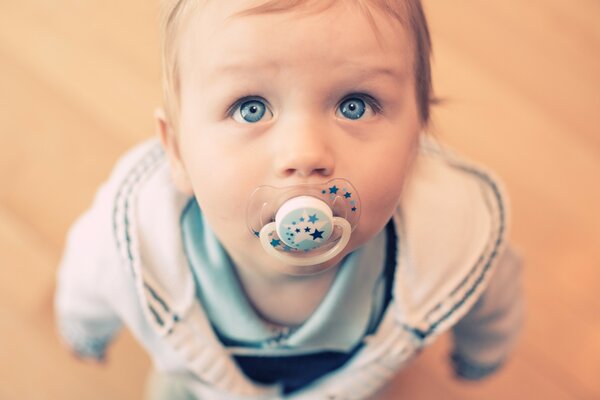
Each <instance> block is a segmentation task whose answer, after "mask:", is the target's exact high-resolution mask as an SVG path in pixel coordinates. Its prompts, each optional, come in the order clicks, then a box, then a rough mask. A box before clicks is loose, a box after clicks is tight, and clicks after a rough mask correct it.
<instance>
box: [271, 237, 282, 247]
mask: <svg viewBox="0 0 600 400" xmlns="http://www.w3.org/2000/svg"><path fill="white" fill-rule="evenodd" d="M280 244H281V240H278V239H273V240H271V246H273V247H277V246H279V245H280Z"/></svg>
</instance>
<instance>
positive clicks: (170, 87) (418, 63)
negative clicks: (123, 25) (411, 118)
mask: <svg viewBox="0 0 600 400" xmlns="http://www.w3.org/2000/svg"><path fill="white" fill-rule="evenodd" d="M205 1H208V0H162V1H161V18H160V21H161V22H160V38H161V65H162V84H163V97H164V104H165V110H166V113H167V119H168V121H169V123H170V124H171V126H172V127H173V128H174V129H176V130H178V123H179V107H180V104H179V103H180V100H179V93H180V80H179V61H178V46H177V43H178V41H179V35H180V34H181V32H182V31H183V30H184V29H183V27H184V26H185V25H186V23H187V21H188V19H189V17H190V16H192V15H193V12H194V10H195V9H197V7H198V6H199V5H200V3H202V2H205ZM335 1H337V0H331V1H330V2H329V3H326V2H324V1H323V0H265V1H264V2H263V3H262V4H260V5H258V6H256V7H252V8H250V9H248V10H245V11H242V12H240V13H239V14H240V15H250V14H268V13H279V12H286V11H289V10H291V9H293V8H295V7H299V6H301V5H307V3H313V4H312V5H315V4H319V5H323V4H325V6H324V7H321V8H320V9H323V8H327V7H328V6H330V5H332V4H333V3H334V2H335ZM344 1H346V0H344ZM354 1H356V3H357V4H358V5H359V6H361V9H362V10H363V11H364V12H365V13H366V15H367V17H369V19H370V20H371V21H373V19H372V15H371V13H370V11H369V8H368V5H374V6H376V7H378V8H379V9H380V10H381V11H383V12H384V13H386V14H387V15H391V16H393V17H394V18H396V19H397V20H398V21H399V22H400V23H401V24H403V25H404V26H406V27H407V29H408V30H409V32H410V33H411V34H412V37H413V40H414V53H415V54H414V56H415V57H414V66H413V68H414V74H415V89H416V93H415V96H416V99H417V105H418V107H419V117H420V119H421V122H422V124H423V125H427V123H428V122H429V118H430V111H429V109H430V106H431V104H433V103H434V102H435V100H434V98H433V85H432V82H431V38H430V35H429V27H428V25H427V19H426V18H425V13H424V12H423V6H422V5H421V0H354ZM365 3H366V4H365Z"/></svg>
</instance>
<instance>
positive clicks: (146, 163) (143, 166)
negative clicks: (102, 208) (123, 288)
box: [112, 145, 164, 276]
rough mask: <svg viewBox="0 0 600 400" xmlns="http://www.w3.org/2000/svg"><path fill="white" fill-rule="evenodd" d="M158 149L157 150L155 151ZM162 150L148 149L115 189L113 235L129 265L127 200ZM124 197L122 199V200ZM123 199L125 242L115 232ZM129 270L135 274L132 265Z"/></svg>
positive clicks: (129, 241)
mask: <svg viewBox="0 0 600 400" xmlns="http://www.w3.org/2000/svg"><path fill="white" fill-rule="evenodd" d="M157 149H158V151H157ZM163 155H164V152H163V151H162V148H161V147H160V145H155V146H153V147H152V148H151V149H150V150H148V151H147V152H146V153H144V155H143V156H142V157H141V158H140V159H139V160H138V161H137V162H136V163H134V165H133V166H132V167H131V169H130V170H129V172H128V173H127V174H126V175H125V177H124V178H123V180H122V182H121V184H120V185H119V189H118V190H117V194H116V195H115V198H114V202H113V212H112V216H113V236H114V239H115V243H116V245H117V249H118V250H119V251H120V250H121V249H122V248H126V250H127V257H128V261H129V264H130V266H131V267H132V261H133V254H132V252H131V236H130V232H129V217H128V216H127V214H128V211H129V201H130V198H131V193H132V192H133V189H134V187H135V186H136V185H137V184H138V183H139V182H140V180H141V179H142V177H143V176H144V175H145V174H146V173H147V172H148V171H150V169H151V168H152V167H155V166H157V165H158V163H157V161H159V160H160V159H161V158H162V156H163ZM123 199H124V200H123ZM123 201H124V205H123V207H124V209H123V213H124V225H125V243H124V244H123V243H121V241H120V240H119V235H118V233H117V229H118V227H117V219H118V210H119V205H120V203H122V202H123ZM131 272H132V273H133V275H134V276H135V271H134V270H133V267H132V268H131Z"/></svg>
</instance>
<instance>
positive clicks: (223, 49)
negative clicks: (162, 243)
mask: <svg viewBox="0 0 600 400" xmlns="http://www.w3.org/2000/svg"><path fill="white" fill-rule="evenodd" d="M278 3H287V2H268V5H271V6H272V7H270V8H269V7H262V6H265V2H264V1H262V2H261V1H249V0H229V1H206V2H204V3H203V4H202V5H199V6H198V7H197V8H196V10H195V11H194V12H193V14H192V15H190V16H189V18H188V21H187V24H186V26H185V27H183V28H182V32H181V35H180V39H179V40H180V42H179V47H180V50H181V51H180V55H181V57H180V58H181V59H180V64H181V65H180V66H181V73H182V75H183V74H185V73H186V70H187V72H196V71H198V70H199V69H203V70H214V69H223V68H225V69H229V70H231V69H235V68H236V67H243V66H244V64H249V63H250V64H253V65H257V64H256V61H257V60H259V61H260V65H261V66H264V67H268V66H271V67H277V66H278V65H279V66H281V64H282V63H283V62H284V63H285V64H286V65H289V66H293V65H301V66H303V67H306V68H310V67H312V66H314V67H318V68H323V67H325V66H327V65H328V64H329V65H331V66H335V67H336V68H344V67H349V68H351V67H356V68H359V69H360V68H363V69H364V68H366V67H368V66H369V65H373V67H377V68H380V69H382V68H387V69H390V68H392V69H396V70H397V72H401V70H402V71H404V70H406V71H408V70H409V69H410V66H411V65H412V53H413V51H412V47H413V46H412V43H411V40H410V37H411V35H410V34H409V32H408V31H407V30H406V29H405V24H403V23H401V21H400V19H399V18H398V16H397V15H395V16H392V15H390V14H386V13H384V12H382V10H381V9H380V8H378V7H376V6H374V5H372V4H371V2H366V1H362V2H361V1H358V0H356V1H335V0H334V1H324V0H319V2H315V1H313V2H311V1H307V2H300V3H299V4H301V5H299V6H295V7H291V8H290V7H287V8H284V9H282V8H280V9H277V4H278ZM384 65H385V66H384Z"/></svg>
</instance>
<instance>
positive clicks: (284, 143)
mask: <svg viewBox="0 0 600 400" xmlns="http://www.w3.org/2000/svg"><path fill="white" fill-rule="evenodd" d="M337 3H338V4H337V5H335V6H333V7H331V8H329V9H328V10H326V11H321V12H318V13H301V12H299V11H297V10H292V11H288V12H284V13H275V14H267V15H263V14H258V15H245V16H239V15H237V16H233V14H235V13H237V12H239V11H242V10H244V9H247V8H248V7H249V6H251V5H252V4H256V1H228V2H223V1H212V2H208V4H206V5H205V6H202V7H201V9H200V10H199V11H198V12H197V14H196V15H194V16H193V17H192V18H191V21H190V23H189V25H188V27H187V29H186V30H185V31H184V32H183V34H182V39H181V43H180V46H181V47H180V49H181V53H180V59H179V60H180V63H181V64H180V67H181V70H180V72H181V75H180V79H181V110H180V131H179V151H180V157H181V164H182V165H183V167H184V169H185V171H186V175H187V179H188V180H189V184H190V186H191V187H192V188H193V191H194V194H195V196H196V197H197V200H198V203H199V205H200V208H201V209H202V212H203V214H204V216H205V217H206V218H207V219H208V221H209V223H210V225H211V227H212V228H213V229H214V231H215V233H216V234H217V236H218V237H219V239H220V240H221V242H222V243H223V245H224V246H225V248H226V249H227V250H228V252H229V253H230V255H231V256H232V258H233V260H234V261H235V262H236V263H237V264H238V265H239V266H240V267H247V268H258V269H262V268H264V267H266V266H274V265H276V263H279V261H276V260H274V259H272V258H271V257H270V256H268V255H267V254H266V253H265V252H264V250H263V249H262V248H261V246H260V243H259V240H258V239H257V238H255V237H253V235H252V234H251V233H250V231H249V230H248V228H247V226H246V222H245V221H246V218H245V210H246V204H247V201H248V198H249V196H250V195H251V193H252V192H253V191H254V189H255V188H257V187H258V186H261V185H272V186H277V187H284V186H289V185H295V184H300V183H319V182H326V181H328V180H330V179H332V178H334V177H336V178H344V179H347V180H349V181H350V182H351V183H352V184H353V185H354V186H355V188H356V189H357V190H358V192H359V195H360V198H361V204H362V215H361V220H360V223H359V225H358V227H357V229H356V231H355V232H354V233H353V235H352V238H351V241H350V244H349V245H348V247H347V248H346V250H345V251H344V252H342V254H341V255H340V256H338V257H336V258H335V259H334V260H332V261H331V262H329V263H330V264H333V263H336V262H338V261H339V260H340V259H341V258H342V257H343V256H344V255H346V254H348V253H349V252H350V251H352V250H354V249H356V248H357V247H358V246H360V245H362V244H364V243H365V242H366V241H368V240H369V239H370V238H372V237H373V236H374V235H376V234H377V233H378V232H379V231H380V230H381V229H382V228H383V227H384V226H385V224H386V223H387V222H388V221H389V219H390V217H391V216H392V214H393V212H394V210H395V208H396V206H397V203H398V198H399V196H400V193H401V190H402V186H403V181H404V178H405V176H406V174H407V170H408V167H409V164H410V161H411V159H412V156H413V155H414V152H415V148H416V142H417V137H418V133H419V131H420V129H421V126H420V120H419V117H418V115H419V114H418V110H417V103H416V99H415V83H414V75H413V50H412V46H411V40H410V35H409V34H408V33H407V31H406V30H405V29H403V27H402V26H401V25H400V24H399V23H398V22H397V21H396V20H395V19H393V18H392V17H388V16H384V15H382V14H379V12H378V11H375V10H373V15H374V23H375V24H376V26H377V31H376V30H374V28H373V26H372V25H371V24H370V23H369V20H368V19H367V17H366V16H365V14H364V13H363V12H362V11H361V10H360V9H359V8H358V7H356V6H353V5H350V4H348V3H347V2H341V1H340V2H337Z"/></svg>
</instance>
